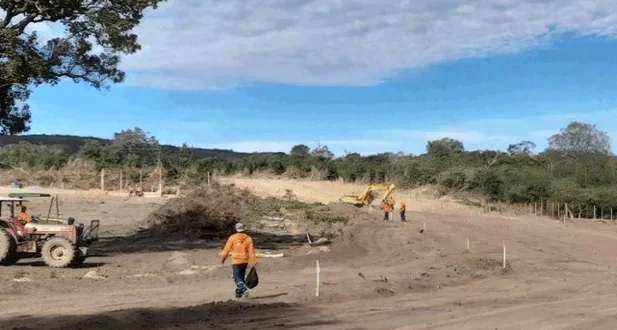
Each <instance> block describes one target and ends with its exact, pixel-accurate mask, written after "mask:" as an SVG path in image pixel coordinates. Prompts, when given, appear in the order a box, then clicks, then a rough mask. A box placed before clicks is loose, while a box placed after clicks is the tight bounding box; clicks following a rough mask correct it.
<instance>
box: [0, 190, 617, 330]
mask: <svg viewBox="0 0 617 330" xmlns="http://www.w3.org/2000/svg"><path fill="white" fill-rule="evenodd" d="M224 181H227V182H233V183H235V184H236V185H238V186H244V187H249V188H251V189H253V190H254V191H255V192H258V193H259V194H260V195H262V196H277V197H280V196H282V195H283V194H285V189H292V190H293V193H294V194H295V195H296V196H297V198H298V199H301V200H307V201H319V202H322V203H328V202H336V201H337V200H338V198H340V197H341V195H343V194H351V193H358V192H360V191H361V189H362V188H363V187H362V186H352V185H344V184H341V183H324V182H297V181H278V180H265V179H264V180H248V179H227V180H224ZM9 191H11V190H10V189H2V190H0V194H1V195H6V194H8V192H9ZM54 193H55V192H54ZM57 193H58V194H59V196H60V210H61V214H62V216H73V217H75V218H76V219H77V221H80V220H86V219H100V220H101V222H102V226H103V228H102V230H103V231H102V234H104V235H105V236H106V238H104V239H102V240H101V241H100V242H98V244H97V245H95V246H94V247H93V248H95V256H93V257H91V258H89V259H87V260H86V262H85V264H84V265H83V266H82V267H81V268H78V269H60V270H52V269H50V268H47V267H45V266H44V265H43V264H42V263H41V262H40V261H39V260H21V261H20V262H19V263H18V264H17V265H15V266H11V267H2V268H0V283H1V285H0V295H1V297H2V299H1V300H0V310H1V311H2V313H1V314H0V329H142V328H148V329H278V328H281V329H282V328H291V329H500V330H503V329H615V328H616V327H617V293H616V290H615V282H616V281H617V260H616V258H615V257H614V255H615V253H614V251H615V250H616V248H617V229H616V227H615V226H613V225H612V224H606V223H600V222H595V223H581V222H577V223H565V224H564V223H561V222H557V221H554V220H549V219H545V218H539V217H517V218H513V217H510V218H506V217H497V216H480V215H474V211H473V210H472V209H470V208H468V207H464V206H456V204H455V203H453V202H444V201H431V200H428V199H426V200H424V199H417V198H416V197H415V196H414V192H396V193H395V197H396V198H397V199H407V205H408V208H409V209H410V210H411V211H409V212H408V213H407V219H408V220H409V222H408V223H403V222H400V221H399V218H398V215H395V216H394V220H393V221H391V222H387V223H384V222H383V221H382V220H381V218H382V214H381V213H380V212H378V211H373V212H369V211H368V210H367V209H356V208H354V207H352V206H348V205H331V207H332V208H333V209H336V210H337V211H338V212H342V213H346V214H348V215H349V216H350V219H351V220H350V222H349V224H348V225H347V226H346V227H345V229H344V231H343V233H342V234H341V235H340V237H338V238H337V239H335V241H334V242H333V244H332V245H331V246H329V247H328V249H325V248H323V247H321V248H320V247H310V246H308V245H307V244H303V243H301V242H298V241H296V240H293V239H287V238H289V237H287V238H285V237H286V236H280V237H281V239H273V237H277V236H276V234H277V233H276V232H274V233H272V232H270V233H268V234H265V233H262V234H256V242H257V246H256V247H257V248H258V250H261V252H264V251H263V250H264V248H267V249H268V250H271V251H275V252H284V253H285V257H283V258H265V257H261V258H259V262H260V263H259V265H258V270H259V274H260V284H259V286H258V287H257V288H255V289H254V290H252V291H251V296H250V298H249V299H247V300H242V301H233V300H232V299H231V298H232V297H233V293H234V284H233V281H232V280H231V278H230V275H231V270H230V267H229V265H228V264H226V265H224V266H221V265H220V261H219V260H220V259H219V257H218V253H219V252H220V249H221V248H222V244H223V243H222V242H221V243H220V244H219V243H216V244H215V243H207V242H205V241H202V242H200V241H197V242H195V241H188V240H180V241H164V242H160V243H159V244H152V242H150V244H141V243H140V242H138V241H134V240H131V239H127V238H122V237H118V236H122V235H127V234H130V233H131V232H133V231H134V230H135V229H136V228H138V226H139V223H140V222H141V221H143V220H144V219H145V218H146V216H147V215H148V214H149V213H150V212H152V211H153V210H155V209H157V208H158V207H160V205H162V204H163V203H165V199H162V198H155V197H153V198H128V197H122V196H115V195H113V194H107V195H102V194H99V195H96V194H94V193H92V194H91V195H90V196H86V195H87V194H86V193H84V192H64V191H57ZM48 203H49V200H44V201H37V202H33V203H30V204H29V205H30V210H31V212H32V213H34V214H37V213H42V214H46V213H47V211H48V206H49V204H48ZM429 211H431V212H429ZM53 212H54V211H52V214H53ZM423 223H425V224H426V231H424V232H423V233H421V232H420V229H421V228H422V224H423ZM279 234H280V235H283V234H285V231H284V230H282V229H281V230H280V233H279ZM288 236H289V235H288ZM468 238H469V241H470V247H471V250H470V251H469V253H466V248H467V239H468ZM503 242H505V245H506V247H507V260H508V265H507V267H506V269H503V268H502V255H503V250H502V243H503ZM265 243H268V244H267V246H266V244H265ZM316 260H319V263H320V266H321V274H320V276H321V288H320V296H319V297H315V261H316ZM88 273H90V274H89V276H87V277H84V275H86V274H88Z"/></svg>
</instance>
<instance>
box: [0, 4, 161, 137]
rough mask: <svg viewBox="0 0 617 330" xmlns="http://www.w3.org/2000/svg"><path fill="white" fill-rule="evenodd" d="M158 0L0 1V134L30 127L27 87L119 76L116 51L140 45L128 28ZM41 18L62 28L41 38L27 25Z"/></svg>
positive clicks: (98, 83) (101, 81)
mask: <svg viewBox="0 0 617 330" xmlns="http://www.w3.org/2000/svg"><path fill="white" fill-rule="evenodd" d="M161 1H164V0H0V135H14V134H19V133H23V132H27V131H28V130H29V124H30V120H31V114H30V108H29V106H28V104H27V101H28V98H29V97H30V93H31V89H30V88H31V86H39V85H42V84H51V85H54V84H57V83H58V82H59V81H60V80H62V79H64V78H68V79H72V80H73V81H75V82H78V83H80V82H85V83H87V84H90V85H91V86H93V87H95V88H97V89H99V88H103V87H106V85H105V82H112V83H120V82H122V81H124V72H122V71H121V70H119V69H118V64H119V63H120V55H122V54H132V53H135V52H137V51H138V50H139V49H140V45H139V43H138V42H137V36H136V35H135V34H134V33H132V32H131V31H132V30H133V29H134V28H135V27H136V26H137V25H138V24H139V23H140V21H141V19H142V18H143V12H144V10H146V9H147V8H156V7H157V5H158V3H159V2H161ZM41 23H55V24H58V25H61V26H62V27H63V28H64V30H65V32H64V34H63V35H62V36H60V37H56V38H53V39H51V40H48V41H46V42H43V41H41V39H40V38H39V35H38V34H37V33H36V30H33V29H32V27H33V26H34V25H35V24H41ZM94 46H98V47H99V48H100V49H101V50H100V51H99V52H98V53H96V52H94V51H93V48H94Z"/></svg>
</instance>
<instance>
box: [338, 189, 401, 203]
mask: <svg viewBox="0 0 617 330" xmlns="http://www.w3.org/2000/svg"><path fill="white" fill-rule="evenodd" d="M394 189H396V185H394V184H372V185H370V186H368V187H366V189H364V191H363V192H362V193H361V194H360V195H358V196H355V195H352V196H343V198H341V202H343V203H349V204H353V205H355V206H357V207H362V206H366V205H370V204H371V203H372V202H373V200H374V199H375V196H373V194H372V192H373V191H384V190H385V191H386V192H385V193H384V195H383V197H382V198H381V202H382V203H383V202H385V201H386V199H388V197H390V195H392V193H393V192H394Z"/></svg>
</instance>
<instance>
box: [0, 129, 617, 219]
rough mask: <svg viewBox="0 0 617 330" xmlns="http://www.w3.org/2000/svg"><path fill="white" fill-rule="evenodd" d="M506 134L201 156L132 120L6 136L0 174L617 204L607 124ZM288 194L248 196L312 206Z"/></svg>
mask: <svg viewBox="0 0 617 330" xmlns="http://www.w3.org/2000/svg"><path fill="white" fill-rule="evenodd" d="M59 141H60V140H59ZM513 142H514V143H513V144H511V145H510V146H509V148H508V149H507V150H506V151H501V150H476V151H467V150H465V148H464V145H463V143H462V142H461V141H457V140H454V139H450V138H443V139H438V140H433V141H428V142H427V145H426V153H424V154H422V155H406V154H403V153H382V154H377V155H370V156H361V155H359V154H356V153H348V154H346V155H344V156H341V157H334V155H333V154H332V152H330V150H329V149H328V147H327V146H321V145H320V146H317V147H315V148H312V149H311V148H309V147H308V146H306V145H296V146H294V147H293V148H292V149H291V150H290V152H289V153H288V154H283V153H266V154H246V155H242V156H241V157H234V158H225V157H222V156H221V157H218V156H217V157H210V156H206V157H204V156H202V155H200V154H199V153H197V152H196V151H195V150H194V149H192V148H190V147H189V146H187V145H184V146H182V147H179V148H169V147H167V146H161V145H160V144H159V143H158V141H157V140H156V139H155V138H154V137H153V136H150V135H148V134H147V133H145V132H143V131H142V130H140V129H133V130H125V131H122V132H118V133H116V134H115V135H114V138H113V139H112V140H109V141H101V140H89V141H86V142H84V143H83V144H81V145H80V146H79V148H78V149H77V151H74V148H70V147H66V146H63V145H56V146H49V145H45V146H42V145H37V144H32V143H30V142H20V143H17V144H9V145H5V146H3V147H1V148H0V159H2V160H3V161H2V162H1V163H0V168H2V169H4V170H5V173H3V174H4V175H2V176H1V178H2V180H5V181H7V180H22V181H24V182H25V183H36V184H43V185H51V184H55V185H56V186H58V185H65V184H66V187H73V188H95V187H98V186H99V181H100V174H99V171H100V170H101V169H102V168H105V170H106V173H108V174H107V178H106V185H107V186H110V187H118V186H119V183H120V178H122V180H123V181H122V182H123V183H124V186H126V185H132V186H134V185H136V184H137V183H138V182H139V183H140V184H141V185H143V186H144V187H145V188H146V189H147V188H148V187H156V186H158V177H159V175H158V172H156V171H155V170H154V169H155V168H159V166H160V167H161V168H162V169H163V173H162V176H163V178H164V180H165V184H166V185H168V186H174V185H177V186H180V187H182V188H183V189H184V188H190V187H194V186H196V185H200V184H201V183H203V182H205V181H207V180H208V179H209V178H210V177H211V175H212V174H216V175H234V174H242V175H246V176H251V175H256V174H268V175H271V176H279V177H286V178H301V179H310V180H343V181H345V182H357V183H364V184H369V183H395V184H397V186H398V187H400V188H405V187H418V186H422V185H435V186H437V187H438V192H439V193H440V194H442V195H445V194H468V195H471V196H478V195H480V196H483V199H486V200H487V201H492V202H496V203H502V204H521V205H522V204H530V203H531V204H533V203H547V202H548V201H550V202H551V203H568V204H569V205H572V206H576V208H577V210H578V209H579V207H580V212H581V215H582V216H585V217H590V218H592V217H594V211H593V210H594V209H595V210H596V214H595V216H599V215H600V213H601V210H602V209H608V208H611V207H612V208H617V157H616V156H615V155H613V154H612V152H611V147H610V141H609V139H608V135H607V134H606V133H605V132H602V131H599V130H598V129H596V128H595V126H593V125H590V124H585V123H579V122H573V123H571V124H570V125H568V126H567V127H565V128H563V129H562V130H561V131H560V132H558V133H556V134H555V135H553V136H551V137H550V138H549V139H548V148H546V149H545V150H543V151H540V152H536V151H535V150H534V149H535V144H534V143H533V142H531V141H522V142H518V143H516V141H513ZM112 173H113V174H112ZM120 173H122V177H121V176H120ZM4 183H5V184H6V183H7V182H4ZM116 189H117V188H116ZM289 194H290V195H289V196H287V197H286V198H283V199H281V200H275V199H265V200H264V201H260V202H259V203H258V204H255V205H252V208H253V212H254V213H255V214H257V215H265V214H274V215H279V216H280V215H282V214H284V212H288V211H297V210H303V209H306V208H309V207H310V206H309V205H305V204H303V203H300V202H297V201H295V200H294V198H293V196H291V195H293V194H292V193H291V192H289ZM594 206H595V207H594ZM577 213H578V212H577ZM325 221H335V220H325Z"/></svg>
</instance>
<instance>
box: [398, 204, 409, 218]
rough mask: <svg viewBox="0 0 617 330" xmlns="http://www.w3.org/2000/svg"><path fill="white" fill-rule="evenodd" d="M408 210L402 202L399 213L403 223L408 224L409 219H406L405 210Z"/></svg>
mask: <svg viewBox="0 0 617 330" xmlns="http://www.w3.org/2000/svg"><path fill="white" fill-rule="evenodd" d="M406 208H407V205H406V204H405V202H403V201H401V205H400V206H399V211H400V212H401V221H403V222H407V219H405V209H406Z"/></svg>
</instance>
